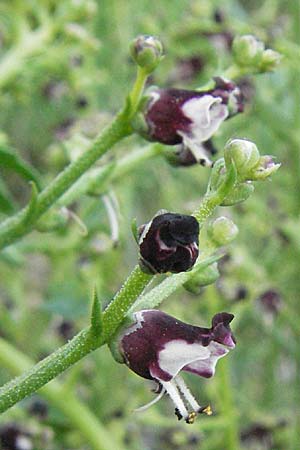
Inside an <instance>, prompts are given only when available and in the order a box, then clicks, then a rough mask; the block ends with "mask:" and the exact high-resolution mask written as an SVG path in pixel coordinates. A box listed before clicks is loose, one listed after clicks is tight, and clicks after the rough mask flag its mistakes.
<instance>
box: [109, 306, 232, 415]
mask: <svg viewBox="0 0 300 450" xmlns="http://www.w3.org/2000/svg"><path fill="white" fill-rule="evenodd" d="M233 317H234V316H233V315H232V314H228V313H226V312H223V313H219V314H216V315H215V316H214V317H213V319H212V327H211V328H201V327H197V326H194V325H189V324H186V323H184V322H181V321H180V320H177V319H175V318H174V317H172V316H169V315H168V314H165V313H164V312H162V311H159V310H151V309H150V310H143V311H138V312H136V313H134V315H133V319H134V323H131V325H130V326H128V327H127V328H123V330H121V331H120V333H119V334H118V336H117V338H116V339H115V340H114V342H113V344H112V351H113V353H114V355H115V357H116V359H117V360H118V361H119V362H123V363H125V364H127V366H128V367H129V368H130V369H131V370H133V371H134V372H135V373H137V374H138V375H140V376H141V377H143V378H147V379H150V380H155V381H156V382H157V383H158V386H159V391H158V392H159V395H158V396H157V398H156V399H155V400H154V401H152V402H150V403H149V404H148V405H146V406H144V407H142V408H139V410H144V409H146V408H148V407H149V406H151V405H152V404H154V403H156V402H157V401H158V400H159V399H160V398H161V397H162V396H163V395H164V393H168V395H169V396H170V398H171V399H172V401H173V402H174V404H175V408H176V409H175V413H176V415H177V417H178V419H181V418H183V419H184V420H185V421H186V422H187V423H193V422H194V420H195V417H196V415H197V413H203V412H204V413H206V414H208V415H210V414H211V409H210V407H209V406H206V407H202V406H200V405H199V403H198V402H197V401H196V399H195V398H194V397H193V395H192V394H191V392H190V390H189V389H188V387H187V386H186V384H185V383H184V381H183V379H182V378H181V376H180V375H179V373H180V372H181V371H186V372H192V373H194V374H196V375H199V376H201V377H205V378H210V377H212V376H213V375H214V372H215V366H216V363H217V361H218V359H219V358H222V357H223V356H225V355H226V354H227V353H228V352H229V350H231V349H233V348H234V347H235V339H234V337H233V335H232V333H231V330H230V326H229V323H230V322H231V321H232V319H233ZM187 405H188V407H187ZM188 408H190V409H191V410H190V411H188Z"/></svg>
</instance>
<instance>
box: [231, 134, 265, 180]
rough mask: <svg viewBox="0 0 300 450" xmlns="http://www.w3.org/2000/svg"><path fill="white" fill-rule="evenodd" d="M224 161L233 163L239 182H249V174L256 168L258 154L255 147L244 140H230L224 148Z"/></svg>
mask: <svg viewBox="0 0 300 450" xmlns="http://www.w3.org/2000/svg"><path fill="white" fill-rule="evenodd" d="M224 157H225V161H228V163H230V160H231V161H233V163H234V164H235V167H236V170H237V176H238V179H239V180H242V181H245V180H251V178H249V173H250V171H251V170H252V169H254V167H256V166H257V164H258V163H259V160H260V153H259V151H258V149H257V147H256V145H255V144H254V143H253V142H251V141H247V140H246V139H232V140H230V141H229V142H227V144H226V145H225V148H224Z"/></svg>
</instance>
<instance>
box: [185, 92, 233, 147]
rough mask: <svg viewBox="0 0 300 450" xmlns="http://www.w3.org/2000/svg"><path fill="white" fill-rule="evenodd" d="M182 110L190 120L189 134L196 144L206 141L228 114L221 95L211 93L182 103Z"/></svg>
mask: <svg viewBox="0 0 300 450" xmlns="http://www.w3.org/2000/svg"><path fill="white" fill-rule="evenodd" d="M182 112H183V114H184V115H185V116H186V117H187V118H188V119H190V120H191V122H192V123H191V125H190V129H189V135H190V138H193V140H194V141H195V142H196V143H198V144H200V143H201V142H204V141H207V140H208V139H209V138H210V137H211V136H212V135H213V134H214V133H215V132H216V131H217V129H218V128H219V126H220V125H221V123H222V122H224V120H225V119H226V118H227V117H228V114H229V112H228V108H227V106H226V105H224V104H223V103H222V99H221V97H213V96H212V95H204V96H203V97H200V98H192V99H191V100H188V101H187V102H185V103H184V104H183V106H182ZM186 134H187V133H186ZM184 135H185V133H182V136H183V137H184Z"/></svg>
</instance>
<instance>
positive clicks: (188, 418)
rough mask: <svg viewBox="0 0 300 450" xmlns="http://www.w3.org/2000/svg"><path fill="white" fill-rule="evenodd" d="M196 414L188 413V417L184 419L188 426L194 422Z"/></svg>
mask: <svg viewBox="0 0 300 450" xmlns="http://www.w3.org/2000/svg"><path fill="white" fill-rule="evenodd" d="M196 416H197V413H195V412H194V411H193V412H191V413H189V415H188V417H187V418H186V419H185V421H186V423H188V424H192V423H194V422H195V419H196Z"/></svg>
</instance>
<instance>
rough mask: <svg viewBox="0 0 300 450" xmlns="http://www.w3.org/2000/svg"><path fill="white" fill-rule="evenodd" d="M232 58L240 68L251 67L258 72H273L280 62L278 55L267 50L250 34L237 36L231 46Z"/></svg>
mask: <svg viewBox="0 0 300 450" xmlns="http://www.w3.org/2000/svg"><path fill="white" fill-rule="evenodd" d="M232 51H233V58H234V61H235V63H236V64H237V65H238V66H240V67H252V68H255V69H256V70H257V71H258V72H270V71H272V70H274V69H275V68H276V67H277V66H278V64H279V63H280V60H281V55H280V53H278V52H276V51H274V50H271V49H267V50H265V45H264V43H263V42H262V41H260V40H258V39H257V38H256V37H255V36H253V35H251V34H249V35H248V34H247V35H243V36H238V37H236V38H235V39H234V41H233V44H232Z"/></svg>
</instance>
